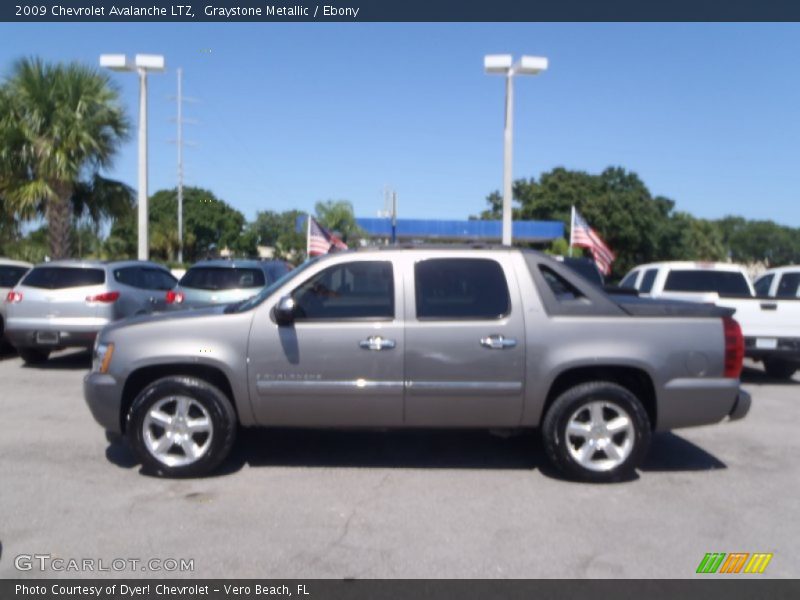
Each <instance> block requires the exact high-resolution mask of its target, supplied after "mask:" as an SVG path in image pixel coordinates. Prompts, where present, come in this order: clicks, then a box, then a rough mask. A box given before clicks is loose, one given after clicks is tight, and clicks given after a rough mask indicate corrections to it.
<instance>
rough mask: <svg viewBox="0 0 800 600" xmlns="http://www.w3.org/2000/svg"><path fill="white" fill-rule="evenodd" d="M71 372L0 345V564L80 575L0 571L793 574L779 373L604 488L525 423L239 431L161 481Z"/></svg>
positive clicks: (793, 504)
mask: <svg viewBox="0 0 800 600" xmlns="http://www.w3.org/2000/svg"><path fill="white" fill-rule="evenodd" d="M89 367H90V358H89V355H88V354H87V353H81V352H74V351H65V352H62V353H59V354H57V355H54V358H53V359H52V360H51V361H50V362H49V363H48V364H47V365H45V366H44V367H23V366H22V362H21V361H20V360H19V359H18V358H17V357H16V356H15V355H13V354H4V355H3V356H2V357H0V544H2V546H1V547H0V551H1V552H2V555H0V577H3V578H11V577H42V576H46V577H56V576H70V577H72V576H76V575H77V576H80V575H81V573H74V572H68V573H67V572H54V571H46V572H44V573H42V572H40V571H39V570H38V569H36V568H34V569H33V570H31V571H26V572H20V571H18V570H17V569H16V568H15V566H14V563H15V557H17V556H19V555H21V554H49V555H51V557H53V558H55V557H61V558H64V559H71V558H74V559H78V560H82V559H85V558H89V559H95V560H98V559H103V560H104V561H105V564H106V565H108V564H110V563H111V561H113V560H114V559H119V558H122V559H138V560H141V561H147V560H149V559H153V558H155V559H161V560H162V561H163V560H166V559H169V558H175V559H181V558H183V559H193V560H194V571H193V572H185V573H178V572H169V573H167V572H164V571H160V572H155V571H148V572H130V571H122V572H118V573H117V572H114V571H109V572H107V573H103V574H102V576H104V577H106V576H107V577H113V576H123V577H132V576H133V577H137V576H161V577H163V576H194V577H257V578H269V577H281V578H321V577H331V578H343V577H354V578H381V577H389V578H412V577H423V578H424V577H442V578H450V577H453V578H464V577H476V578H477V577H489V578H492V577H515V578H533V577H644V578H651V577H670V578H672V577H674V578H684V577H692V576H695V575H694V574H695V569H696V568H697V565H698V564H699V562H700V560H701V559H702V558H703V556H704V554H705V553H707V552H728V553H729V552H772V553H774V557H773V559H772V562H771V563H770V564H769V566H768V568H767V569H766V571H765V573H764V574H763V575H760V576H755V577H796V576H797V575H798V567H797V565H798V564H800V563H798V557H800V540H799V539H798V535H797V533H798V512H797V506H798V498H800V435H798V430H797V429H796V428H797V426H798V423H800V378H798V377H797V376H796V377H795V380H794V381H792V382H775V381H770V380H769V379H767V378H766V376H765V375H764V374H763V373H762V372H761V370H760V369H759V368H757V367H756V368H747V369H746V370H745V374H744V381H745V384H746V387H747V389H748V390H749V391H750V392H751V393H752V394H753V407H752V409H751V412H750V414H749V415H748V417H747V418H746V419H744V420H743V421H738V422H734V423H722V424H720V425H717V426H712V427H703V428H696V429H686V430H681V431H678V432H676V433H674V434H660V435H658V436H656V437H655V439H654V443H653V446H652V449H651V452H650V455H649V458H648V460H647V461H646V463H645V465H644V468H643V469H642V470H641V471H640V472H639V477H638V478H637V479H636V480H633V481H630V482H626V483H622V484H615V485H586V484H577V483H571V482H567V481H563V480H560V479H558V478H557V476H556V475H555V474H554V473H553V472H552V471H551V470H550V468H549V467H548V466H547V464H546V461H545V456H544V452H543V450H542V448H541V445H540V444H539V442H538V439H537V437H536V436H535V435H534V434H523V435H518V436H512V437H500V436H497V435H490V434H488V433H483V432H422V433H419V432H414V433H403V432H400V433H379V432H314V431H275V430H263V431H257V432H245V433H243V434H242V435H241V436H240V438H239V441H238V442H237V446H236V448H235V450H234V453H233V457H232V458H231V459H230V460H228V461H227V463H226V464H225V467H224V469H223V472H222V473H221V474H219V475H217V476H214V477H209V478H205V479H195V480H162V479H157V478H153V477H150V476H147V475H143V474H141V473H140V470H139V466H138V464H137V463H136V461H135V459H134V457H133V455H132V454H131V453H130V451H129V450H128V449H127V448H126V447H125V446H124V445H122V444H119V443H109V442H107V441H106V439H105V436H104V433H103V431H102V430H101V428H100V427H99V426H98V425H96V424H95V422H94V421H93V419H92V418H91V415H90V414H89V411H88V409H87V408H86V406H85V404H84V401H83V397H82V390H81V380H82V377H83V375H84V374H85V373H86V372H87V370H88V369H89ZM137 568H138V569H141V567H137ZM83 575H85V576H87V577H92V576H97V575H98V573H96V572H86V573H83ZM705 577H709V576H708V575H706V576H705ZM712 577H716V576H712ZM739 577H741V575H740V576H739ZM748 577H754V576H752V575H750V576H748Z"/></svg>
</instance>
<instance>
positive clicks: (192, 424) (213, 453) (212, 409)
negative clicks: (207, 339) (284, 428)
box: [126, 375, 237, 477]
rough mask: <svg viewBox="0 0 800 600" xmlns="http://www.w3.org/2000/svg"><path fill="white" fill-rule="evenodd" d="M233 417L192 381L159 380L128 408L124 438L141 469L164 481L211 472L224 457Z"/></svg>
mask: <svg viewBox="0 0 800 600" xmlns="http://www.w3.org/2000/svg"><path fill="white" fill-rule="evenodd" d="M236 426H237V421H236V413H235V412H234V410H233V406H231V403H230V400H229V399H228V398H227V396H225V394H223V393H222V392H221V391H220V390H219V389H217V388H216V387H214V386H213V385H211V384H210V383H208V382H206V381H203V380H201V379H198V378H196V377H188V376H184V375H180V376H172V377H164V378H163V379H159V380H157V381H154V382H153V383H151V384H150V385H148V386H147V387H146V388H144V390H142V392H141V393H140V394H139V395H138V396H137V397H136V399H135V400H134V401H133V403H132V404H131V407H130V410H129V411H128V416H127V427H126V433H127V435H128V439H129V440H130V442H131V445H132V446H133V448H134V450H135V451H136V453H137V454H138V455H139V458H140V459H141V461H142V464H143V466H144V467H145V469H147V470H149V471H152V472H154V473H156V474H158V475H165V476H168V477H197V476H201V475H206V474H208V473H210V472H211V471H213V470H214V469H215V468H216V467H217V466H218V465H219V464H220V463H221V462H222V461H223V460H224V459H225V457H227V456H228V454H229V453H230V450H231V447H232V446H233V441H234V439H235V437H236Z"/></svg>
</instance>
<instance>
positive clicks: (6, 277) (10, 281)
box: [0, 257, 33, 349]
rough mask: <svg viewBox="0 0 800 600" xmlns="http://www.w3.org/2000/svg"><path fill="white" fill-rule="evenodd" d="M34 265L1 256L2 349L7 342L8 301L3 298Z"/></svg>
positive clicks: (0, 306)
mask: <svg viewBox="0 0 800 600" xmlns="http://www.w3.org/2000/svg"><path fill="white" fill-rule="evenodd" d="M32 266H33V265H32V264H31V263H26V262H22V261H19V260H11V259H10V258H2V257H0V349H1V348H3V347H4V346H5V345H6V344H7V342H6V338H5V325H6V303H5V302H3V300H5V299H6V297H7V296H8V293H9V292H10V291H11V288H13V287H14V286H15V285H17V283H19V280H20V279H22V276H23V275H25V273H27V272H28V271H29V270H30V268H31V267H32Z"/></svg>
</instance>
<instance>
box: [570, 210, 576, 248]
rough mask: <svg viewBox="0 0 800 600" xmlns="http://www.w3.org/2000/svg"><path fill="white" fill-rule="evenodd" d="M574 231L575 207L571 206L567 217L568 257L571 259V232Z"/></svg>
mask: <svg viewBox="0 0 800 600" xmlns="http://www.w3.org/2000/svg"><path fill="white" fill-rule="evenodd" d="M573 231H575V205H574V204H573V205H572V210H571V212H570V216H569V256H570V257H572V232H573Z"/></svg>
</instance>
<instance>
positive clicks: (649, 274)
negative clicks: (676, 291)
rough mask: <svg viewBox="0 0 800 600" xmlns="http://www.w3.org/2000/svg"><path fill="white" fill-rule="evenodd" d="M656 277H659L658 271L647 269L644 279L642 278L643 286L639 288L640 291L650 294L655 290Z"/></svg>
mask: <svg viewBox="0 0 800 600" xmlns="http://www.w3.org/2000/svg"><path fill="white" fill-rule="evenodd" d="M656 275H658V269H647V271H645V272H644V277H642V285H640V286H639V291H640V292H643V293H645V294H649V293H650V292H651V290H652V289H653V283H654V282H655V280H656Z"/></svg>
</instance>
